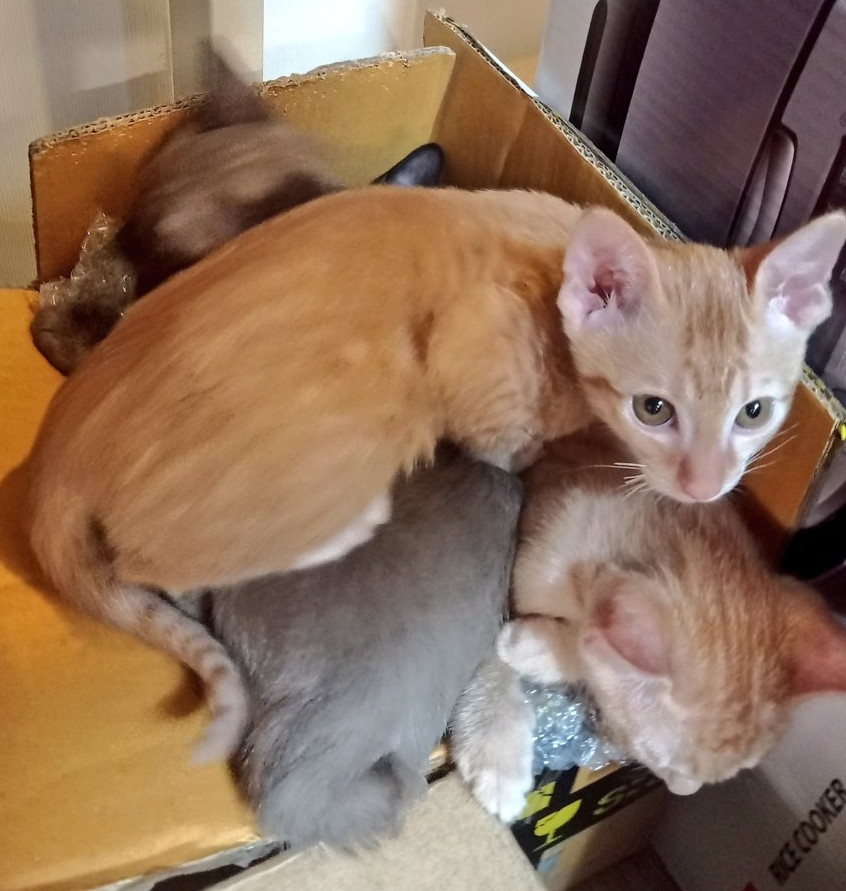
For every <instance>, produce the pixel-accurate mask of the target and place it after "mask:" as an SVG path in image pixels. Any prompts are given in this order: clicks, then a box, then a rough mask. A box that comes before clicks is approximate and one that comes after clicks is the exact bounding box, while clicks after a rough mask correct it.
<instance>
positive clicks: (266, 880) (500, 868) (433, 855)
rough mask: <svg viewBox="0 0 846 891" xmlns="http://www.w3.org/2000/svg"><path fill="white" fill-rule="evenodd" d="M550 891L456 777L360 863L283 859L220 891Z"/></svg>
mask: <svg viewBox="0 0 846 891" xmlns="http://www.w3.org/2000/svg"><path fill="white" fill-rule="evenodd" d="M226 889H231V891H543V886H542V885H541V883H540V881H539V880H538V876H537V874H536V873H535V871H534V870H533V869H532V867H531V866H530V865H529V862H528V861H527V860H526V858H525V857H524V856H523V853H522V851H521V850H520V848H519V847H518V846H517V843H516V842H515V841H514V838H513V837H512V836H511V834H510V833H509V831H508V828H507V827H506V826H503V825H502V824H501V823H499V821H497V820H496V819H495V818H493V817H492V816H490V815H489V814H486V813H485V812H484V811H483V810H482V809H481V808H480V807H479V806H478V805H477V804H476V802H475V801H473V799H472V797H471V796H470V793H469V792H468V791H467V788H466V787H465V786H464V784H463V783H462V782H461V780H459V778H458V776H457V775H455V774H453V775H452V776H449V777H446V778H445V779H443V780H440V781H439V782H437V783H435V784H434V785H433V786H432V787H430V790H429V794H428V796H427V797H426V798H425V799H423V800H422V801H420V802H418V803H417V804H415V805H414V806H413V807H412V808H411V810H410V811H409V814H408V817H407V819H406V821H405V825H404V826H403V828H402V830H401V832H400V833H399V835H398V836H397V837H396V838H393V839H387V840H386V841H385V842H384V843H383V844H381V845H380V846H379V847H378V848H375V849H373V850H370V851H363V852H361V854H359V855H358V856H356V857H352V856H350V855H349V854H344V853H340V852H337V851H329V850H325V849H322V848H316V849H313V850H310V851H306V852H304V853H302V854H296V855H293V856H291V855H287V856H286V855H285V854H281V855H279V856H278V857H276V858H274V859H273V860H269V861H268V862H267V863H265V864H263V865H262V866H259V867H257V868H255V869H253V870H250V872H249V873H247V874H246V875H244V876H241V877H240V878H238V879H234V880H233V881H232V882H231V883H226V884H225V885H224V886H223V888H221V889H220V891H226Z"/></svg>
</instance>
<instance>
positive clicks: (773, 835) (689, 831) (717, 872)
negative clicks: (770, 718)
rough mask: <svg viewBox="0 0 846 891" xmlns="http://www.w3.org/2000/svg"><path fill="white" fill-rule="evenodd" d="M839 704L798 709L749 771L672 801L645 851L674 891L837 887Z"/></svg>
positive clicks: (843, 827) (845, 821)
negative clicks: (656, 858) (650, 849)
mask: <svg viewBox="0 0 846 891" xmlns="http://www.w3.org/2000/svg"><path fill="white" fill-rule="evenodd" d="M844 738H846V702H844V701H843V697H840V696H829V697H820V698H816V699H813V700H811V701H809V702H806V703H804V704H803V706H802V707H801V709H799V710H798V712H797V714H796V717H795V719H794V721H793V722H792V724H791V726H790V728H789V729H788V731H787V733H786V735H785V736H784V737H783V738H782V740H781V741H780V743H779V745H778V746H777V747H776V748H775V749H774V750H773V751H772V752H771V753H770V755H769V756H768V757H767V758H766V759H765V761H764V762H763V763H762V764H761V765H760V766H759V767H757V768H756V769H755V770H752V771H748V772H746V773H743V774H741V775H739V776H738V777H736V778H735V779H733V780H730V781H729V782H727V783H722V784H720V785H718V786H709V787H706V788H704V789H702V790H701V791H700V792H697V794H696V795H694V796H692V797H690V798H684V799H682V798H674V799H673V800H672V802H671V804H670V806H669V807H668V809H667V811H666V813H665V815H664V817H663V819H662V821H661V824H660V826H659V828H658V830H657V832H656V835H655V840H654V844H655V847H656V849H657V851H658V853H659V855H660V856H661V859H662V860H663V861H664V864H665V865H666V867H667V869H668V870H669V871H670V873H671V874H672V875H673V878H674V879H675V880H676V881H677V882H678V883H679V885H680V886H681V887H682V888H684V891H780V889H786V891H839V889H841V888H843V887H844V886H846V880H844V875H846V757H844V750H843V740H844Z"/></svg>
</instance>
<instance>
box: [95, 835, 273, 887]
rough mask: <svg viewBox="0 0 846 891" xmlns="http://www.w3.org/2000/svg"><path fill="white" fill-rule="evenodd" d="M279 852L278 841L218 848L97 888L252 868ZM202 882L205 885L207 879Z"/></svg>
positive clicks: (144, 884) (152, 884)
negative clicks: (200, 856)
mask: <svg viewBox="0 0 846 891" xmlns="http://www.w3.org/2000/svg"><path fill="white" fill-rule="evenodd" d="M279 853H281V847H280V845H279V843H278V842H274V841H257V842H252V843H250V844H246V845H243V846H242V847H239V848H228V849H226V850H224V851H218V852H217V853H215V854H210V855H209V856H208V857H203V858H202V859H200V860H194V861H192V862H191V863H185V864H182V865H181V866H179V867H177V868H175V869H168V870H164V871H163V872H158V873H156V874H155V875H149V876H138V877H136V878H130V879H121V880H120V881H119V882H113V883H112V884H109V885H101V886H100V887H99V888H98V889H97V891H151V889H153V888H155V886H156V885H158V884H159V883H160V882H167V881H171V880H174V879H178V878H179V877H181V876H190V875H197V874H200V875H202V874H203V873H209V872H212V871H214V870H216V869H219V868H221V867H226V866H235V867H238V868H240V869H249V868H251V867H253V866H258V865H260V864H261V863H263V862H264V861H265V860H267V859H268V858H270V857H273V856H275V855H277V854H279ZM227 878H228V877H227ZM236 878H237V877H236ZM212 881H213V879H212ZM203 886H205V883H204V885H203Z"/></svg>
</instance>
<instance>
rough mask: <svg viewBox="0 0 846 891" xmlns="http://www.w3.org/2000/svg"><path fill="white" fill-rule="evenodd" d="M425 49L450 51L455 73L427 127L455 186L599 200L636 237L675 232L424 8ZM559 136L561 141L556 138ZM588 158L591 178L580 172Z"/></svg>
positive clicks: (507, 76)
mask: <svg viewBox="0 0 846 891" xmlns="http://www.w3.org/2000/svg"><path fill="white" fill-rule="evenodd" d="M423 42H424V43H425V44H426V45H427V46H432V45H442V46H448V47H449V48H450V49H452V50H453V51H454V52H455V53H456V65H455V77H454V78H453V84H452V85H451V88H450V90H449V91H448V93H447V95H446V97H445V98H444V103H443V107H442V108H441V113H440V116H439V118H438V124H437V127H436V130H435V139H436V140H437V141H438V142H440V143H441V144H442V145H443V146H444V149H445V151H446V156H447V178H448V180H449V182H450V183H451V184H452V185H456V186H461V187H463V188H468V189H474V188H491V187H493V186H497V187H499V188H513V187H514V188H529V189H540V190H543V191H546V192H552V193H553V194H555V195H560V196H561V197H562V198H566V199H567V200H568V201H573V202H575V203H577V204H602V205H604V206H605V207H610V208H611V209H612V210H615V211H617V213H619V214H620V215H621V216H622V217H624V218H625V219H626V220H627V221H628V222H629V223H630V224H631V225H632V226H634V227H635V228H636V229H638V230H639V231H640V232H643V233H644V234H654V233H657V234H659V235H663V236H664V237H667V238H681V237H682V236H681V233H680V232H679V230H678V229H677V228H676V227H675V226H674V225H673V224H672V223H671V222H670V221H669V220H668V219H667V218H666V217H665V216H664V215H663V214H662V213H661V212H660V211H659V210H658V208H657V207H655V205H653V204H652V202H650V201H649V200H648V199H647V198H646V197H645V196H644V195H643V193H642V192H640V191H638V189H636V188H635V186H634V185H632V183H631V182H630V181H629V180H628V179H626V178H625V177H624V176H623V175H622V174H621V173H620V171H618V170H617V169H616V168H614V167H613V165H612V164H611V163H610V162H609V161H608V159H607V158H606V157H605V156H604V155H602V154H601V153H600V152H599V150H598V149H596V148H594V146H593V145H591V144H590V143H589V142H588V141H587V140H586V139H585V137H584V136H582V134H581V133H579V132H578V131H577V130H575V129H574V128H573V127H572V126H571V124H570V123H569V122H567V121H566V120H564V119H563V118H561V117H560V116H559V115H557V114H555V112H553V111H552V110H551V109H549V108H548V107H547V106H546V105H544V104H543V103H542V102H541V101H540V100H539V99H537V98H536V97H535V96H534V94H531V95H530V94H529V93H527V92H526V90H525V89H524V88H523V86H522V85H521V83H520V81H519V80H517V78H515V77H514V75H513V74H511V72H510V71H508V69H506V68H504V67H503V66H502V65H501V64H500V63H499V62H498V61H497V59H496V58H495V57H494V56H493V55H492V54H491V53H489V52H488V50H487V49H485V47H484V46H482V45H481V44H480V43H479V42H478V41H477V40H476V39H475V38H474V37H473V36H472V35H471V34H470V33H469V32H468V31H466V30H465V29H464V28H462V27H461V26H460V25H458V24H457V23H456V22H455V21H454V20H453V19H451V18H450V17H449V16H447V15H445V14H442V13H431V12H430V13H427V15H426V20H425V24H424V28H423ZM562 136H563V139H562ZM586 161H587V162H588V163H589V164H590V165H591V167H592V168H593V169H594V171H595V173H597V174H598V176H584V175H583V174H582V172H581V171H582V170H583V168H584V164H585V162H586Z"/></svg>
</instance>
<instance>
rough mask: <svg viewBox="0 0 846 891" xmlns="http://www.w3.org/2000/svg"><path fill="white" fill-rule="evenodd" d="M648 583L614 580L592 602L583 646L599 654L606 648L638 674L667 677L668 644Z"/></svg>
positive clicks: (640, 580)
mask: <svg viewBox="0 0 846 891" xmlns="http://www.w3.org/2000/svg"><path fill="white" fill-rule="evenodd" d="M651 584H654V582H652V581H651V580H649V579H647V578H645V577H643V578H637V577H634V576H630V577H626V578H624V579H618V580H617V581H616V582H612V583H611V584H609V585H608V589H607V590H606V591H605V592H604V593H602V594H601V595H600V596H599V597H598V599H597V600H596V602H595V604H594V607H593V615H592V618H591V623H590V629H589V631H588V633H587V635H586V638H585V642H586V643H587V645H588V646H593V647H597V648H598V649H599V650H602V649H604V648H605V646H608V647H610V648H611V650H613V652H614V653H615V654H616V655H617V656H619V657H622V659H623V660H625V662H626V663H627V664H628V665H629V666H630V667H631V668H634V669H636V670H637V671H638V672H639V673H641V674H645V675H652V676H656V677H657V676H667V675H668V674H669V673H670V652H669V641H668V637H667V634H666V631H665V629H664V624H663V622H662V610H661V609H660V607H658V606H657V605H656V604H655V603H654V602H653V599H652V598H650V596H649V592H648V591H647V590H646V586H648V585H651Z"/></svg>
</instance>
